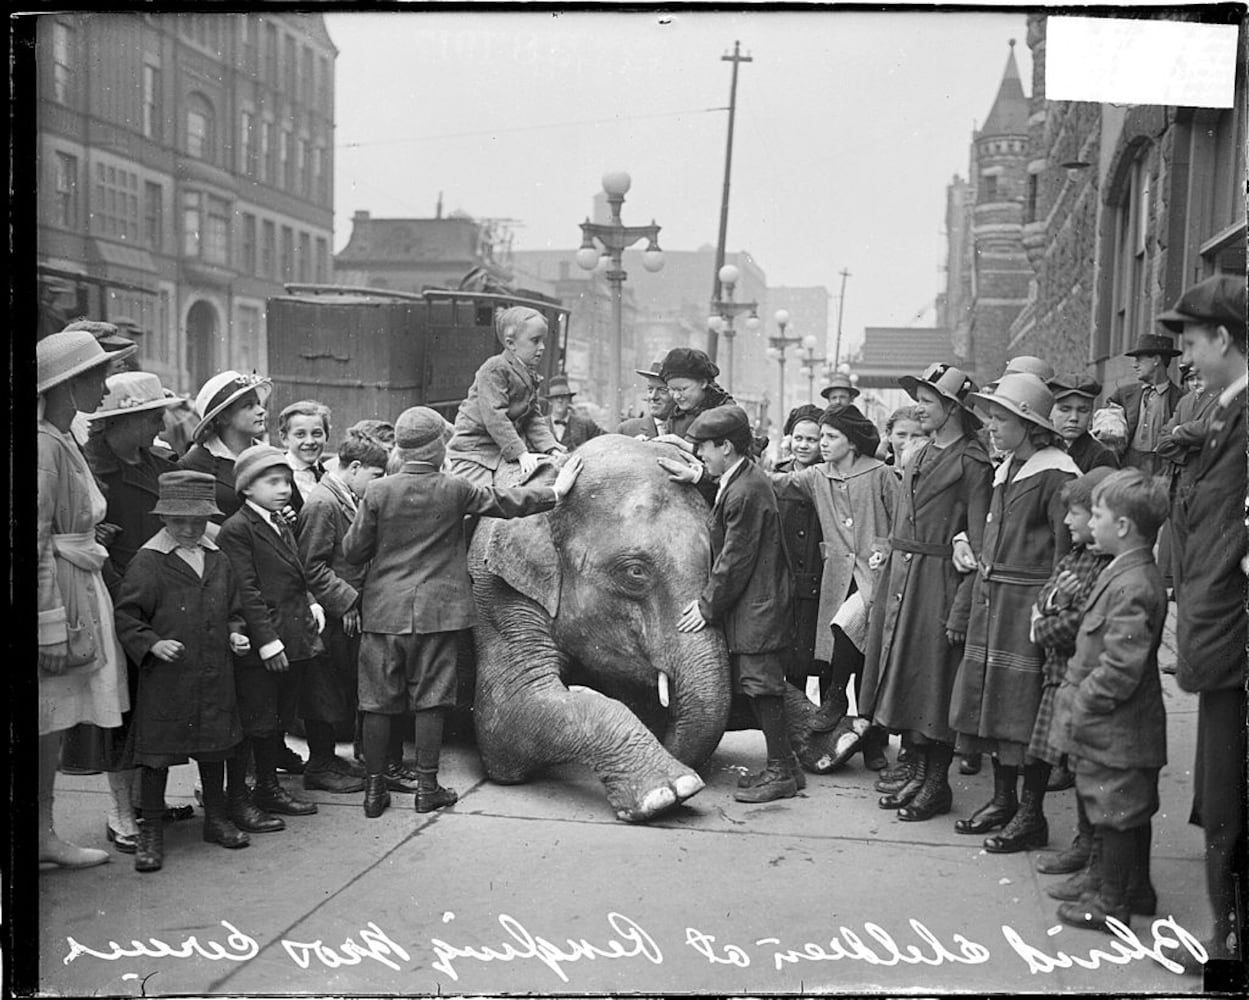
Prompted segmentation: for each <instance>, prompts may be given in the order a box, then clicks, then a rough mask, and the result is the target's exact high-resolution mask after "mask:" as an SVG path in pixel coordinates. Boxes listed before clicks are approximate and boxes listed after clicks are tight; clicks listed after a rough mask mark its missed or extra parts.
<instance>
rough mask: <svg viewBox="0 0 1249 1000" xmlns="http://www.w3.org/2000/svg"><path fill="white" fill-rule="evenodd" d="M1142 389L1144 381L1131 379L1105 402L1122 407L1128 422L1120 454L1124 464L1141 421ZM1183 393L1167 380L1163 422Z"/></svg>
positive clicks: (1168, 416)
mask: <svg viewBox="0 0 1249 1000" xmlns="http://www.w3.org/2000/svg"><path fill="white" fill-rule="evenodd" d="M1144 391H1145V386H1144V383H1142V382H1140V381H1132V382H1129V383H1127V384H1125V385H1120V386H1117V387H1116V388H1115V390H1114V392H1112V393H1111V394H1110V395H1109V396H1108V397H1107V402H1110V403H1117V404H1118V405H1119V406H1122V407H1123V414H1124V416H1125V417H1126V419H1127V422H1128V435H1127V445H1126V446H1125V451H1124V454H1123V455H1122V456H1120V457H1121V458H1122V459H1123V461H1124V464H1125V465H1126V464H1127V461H1126V458H1127V456H1128V455H1129V454H1131V453H1132V451H1133V444H1132V442H1133V441H1134V440H1135V439H1136V428H1137V427H1138V426H1139V425H1140V422H1141V396H1142V394H1143V393H1144ZM1183 394H1184V390H1183V389H1181V388H1180V387H1179V386H1178V385H1176V384H1175V383H1174V382H1172V381H1171V380H1170V379H1168V380H1167V384H1166V387H1165V388H1164V389H1163V391H1162V399H1163V407H1162V419H1163V422H1164V423H1165V422H1166V421H1168V420H1170V419H1171V416H1172V414H1174V413H1175V408H1176V406H1177V405H1179V401H1180V397H1181V396H1182V395H1183Z"/></svg>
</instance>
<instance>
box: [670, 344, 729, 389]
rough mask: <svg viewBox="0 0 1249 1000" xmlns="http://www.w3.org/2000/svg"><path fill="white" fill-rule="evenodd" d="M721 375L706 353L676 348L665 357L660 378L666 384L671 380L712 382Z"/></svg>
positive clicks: (692, 349)
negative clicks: (688, 379)
mask: <svg viewBox="0 0 1249 1000" xmlns="http://www.w3.org/2000/svg"><path fill="white" fill-rule="evenodd" d="M719 374H720V369H719V367H718V366H717V365H716V363H715V362H714V361H712V360H711V358H709V357H708V356H707V354H706V353H705V352H704V351H700V350H699V349H698V348H697V347H674V348H673V349H672V350H670V351H669V352H668V353H667V354H666V355H664V360H663V364H661V365H660V366H659V377H660V378H662V379H663V380H664V381H665V382H667V381H668V379H670V378H692V379H705V380H706V381H708V382H710V381H711V380H712V379H714V378H715V377H716V376H718V375H719Z"/></svg>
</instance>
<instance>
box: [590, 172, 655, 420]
mask: <svg viewBox="0 0 1249 1000" xmlns="http://www.w3.org/2000/svg"><path fill="white" fill-rule="evenodd" d="M632 183H633V181H632V179H631V178H630V177H629V175H628V174H627V173H625V172H624V171H623V170H615V171H611V172H610V173H606V174H604V175H603V190H604V192H606V194H607V204H608V206H609V207H610V208H611V221H610V222H606V223H601V222H591V221H590V220H589V219H588V218H587V219H586V220H585V222H583V223H581V248H580V249H579V250H578V251H577V255H576V260H577V266H578V267H580V268H582V269H583V270H586V271H593V270H595V269H598V268H600V267H601V266H603V265H605V266H606V270H605V271H604V272H603V277H605V278H606V279H607V281H608V283H609V284H610V285H611V286H612V334H611V336H612V344H611V350H610V351H609V352H608V358H609V365H608V374H607V412H608V413H609V414H612V418H611V422H612V425H613V426H614V425H615V423H616V422H618V421H619V420H620V415H621V410H622V408H621V405H620V372H621V369H622V367H623V365H622V363H621V351H622V347H623V344H624V307H623V295H624V281H625V278H627V277H628V276H629V275H628V272H626V271H625V270H624V269H623V268H622V267H621V266H620V256H621V254H622V253H624V251H625V250H626V249H628V248H629V247H631V246H633V244H634V243H636V242H637V241H638V240H643V239H644V240H646V241H647V245H646V251H645V252H644V253H643V254H642V266H643V267H644V268H646V270H648V271H651V272H655V271H660V270H662V269H663V266H664V254H663V251H662V250H660V249H659V229H660V227H659V226H657V225H655V220H654V219H652V220H651V224H650V225H649V226H626V225H625V224H624V223H622V222H621V221H620V209H621V206H622V205H624V197H625V194H626V193H628V190H629V187H630V186H631V185H632Z"/></svg>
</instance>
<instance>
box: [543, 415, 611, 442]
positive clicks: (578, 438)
mask: <svg viewBox="0 0 1249 1000" xmlns="http://www.w3.org/2000/svg"><path fill="white" fill-rule="evenodd" d="M546 422H547V427H548V428H550V431H551V437H553V438H555V440H556V441H557V442H558V443H559V444H562V445H563V446H564V447H565V448H567V449H568V450H569V451H572V450H573V449H574V448H579V447H581V445H583V444H585V443H586V442H587V441H589V440H590V438H596V437H598V436H599V435H600V434H606V433H607V432H606V431H605V430H603V428H601V427H600V426H599V425H598V424H596V423H595V422H594V421H593V420H591V419H590V418H589V417H583V416H582V415H581V414H580V413H578V412H577V411H576V410H572V409H570V410H569V411H568V422H567V424H566V425H565V427H564V436H563V437H562V438H561V437H560V436H559V435H558V434H556V433H555V425H554V423H552V421H551V418H550V417H549V416H548V417H547V418H546Z"/></svg>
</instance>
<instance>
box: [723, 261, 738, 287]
mask: <svg viewBox="0 0 1249 1000" xmlns="http://www.w3.org/2000/svg"><path fill="white" fill-rule="evenodd" d="M741 276H742V272H741V271H739V270H738V269H737V268H736V267H734V266H733V265H732V264H725V265H724V267H722V268H720V284H722V285H736V284H737V279H738V278H740V277H741Z"/></svg>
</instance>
